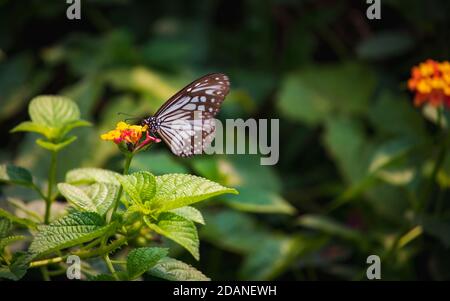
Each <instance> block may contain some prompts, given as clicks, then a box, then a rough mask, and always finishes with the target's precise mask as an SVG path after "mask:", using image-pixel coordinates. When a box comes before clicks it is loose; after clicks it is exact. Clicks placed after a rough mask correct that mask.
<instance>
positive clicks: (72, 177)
mask: <svg viewBox="0 0 450 301" xmlns="http://www.w3.org/2000/svg"><path fill="white" fill-rule="evenodd" d="M117 176H120V174H118V173H116V172H114V171H110V170H106V169H101V168H90V167H88V168H76V169H72V170H70V171H69V172H68V173H67V174H66V182H67V183H69V184H92V183H95V182H98V183H100V182H102V183H110V184H114V185H120V183H119V181H118V180H117Z"/></svg>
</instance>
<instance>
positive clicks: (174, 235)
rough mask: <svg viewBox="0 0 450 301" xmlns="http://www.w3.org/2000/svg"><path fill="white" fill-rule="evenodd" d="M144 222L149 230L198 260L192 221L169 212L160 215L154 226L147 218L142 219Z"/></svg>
mask: <svg viewBox="0 0 450 301" xmlns="http://www.w3.org/2000/svg"><path fill="white" fill-rule="evenodd" d="M144 221H145V223H146V224H147V226H148V227H149V228H150V229H152V230H153V231H155V232H156V233H158V234H161V235H163V236H165V237H167V238H169V239H171V240H173V241H174V242H176V243H178V244H179V245H181V246H182V247H184V248H185V249H186V250H188V251H189V253H191V254H192V256H194V258H195V259H197V260H199V259H200V254H199V251H198V248H199V243H200V242H199V239H198V233H197V228H195V225H194V223H193V222H192V221H190V220H187V219H185V218H183V217H181V216H178V215H176V214H174V213H170V212H163V213H161V214H160V215H159V216H158V221H157V222H156V224H154V223H152V222H151V221H150V220H149V218H148V217H144Z"/></svg>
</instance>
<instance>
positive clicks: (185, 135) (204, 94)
mask: <svg viewBox="0 0 450 301" xmlns="http://www.w3.org/2000/svg"><path fill="white" fill-rule="evenodd" d="M229 89H230V81H229V79H228V76H226V75H224V74H221V73H214V74H209V75H206V76H203V77H202V78H199V79H197V80H196V81H194V82H192V83H191V84H189V85H187V86H186V87H184V88H183V89H182V90H180V91H179V92H178V93H177V94H175V95H174V96H173V97H171V98H170V99H169V100H168V101H167V102H166V103H165V104H164V105H163V106H162V107H161V108H160V109H159V110H158V111H157V112H156V114H155V118H156V119H157V120H158V121H159V122H160V127H159V129H158V130H157V133H158V134H159V136H160V137H161V138H162V139H163V140H164V142H166V144H167V145H168V146H169V147H170V149H171V151H172V152H173V153H174V154H175V155H177V156H181V157H187V156H191V155H194V154H201V153H203V151H204V149H205V148H206V147H207V146H209V145H210V143H211V141H212V140H213V139H214V131H215V124H214V116H215V115H216V114H217V113H218V112H219V109H220V106H221V104H222V102H223V100H224V99H225V96H226V95H227V94H228V92H229Z"/></svg>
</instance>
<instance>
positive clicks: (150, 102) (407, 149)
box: [0, 0, 450, 280]
mask: <svg viewBox="0 0 450 301" xmlns="http://www.w3.org/2000/svg"><path fill="white" fill-rule="evenodd" d="M19 2H20V1H12V0H6V1H2V4H0V7H1V8H2V9H1V10H0V103H1V105H2V110H1V111H0V128H1V129H2V131H3V133H4V135H2V139H3V140H2V145H1V147H0V158H1V161H2V162H5V164H4V165H1V167H0V179H1V182H2V183H4V184H2V186H1V187H0V190H1V196H0V198H1V199H0V233H5V234H4V235H3V234H2V235H3V236H2V235H0V245H1V246H3V249H4V251H3V252H2V254H3V255H4V256H3V257H1V259H0V261H1V264H2V267H1V268H0V276H1V277H5V278H8V279H14V280H15V279H19V278H21V277H24V278H22V279H40V277H41V276H40V274H39V273H27V274H25V270H26V268H27V267H29V262H30V261H31V263H32V266H33V267H32V268H33V269H34V268H35V267H41V266H44V263H45V260H48V259H55V258H58V257H60V259H59V260H60V262H57V263H50V264H45V266H48V268H49V271H50V272H52V274H53V272H55V274H57V273H58V270H59V269H62V268H63V267H65V264H64V262H65V257H64V256H65V255H66V254H68V253H67V252H69V251H72V252H75V253H77V254H79V255H80V257H81V258H86V259H88V257H89V258H91V255H92V257H93V258H95V259H96V260H93V262H91V261H89V260H86V261H85V260H83V262H84V263H86V264H89V265H91V268H94V267H95V269H96V270H95V271H94V273H93V274H92V275H88V274H86V275H83V276H84V277H85V278H86V279H93V280H102V279H103V280H112V279H115V278H114V277H113V274H112V273H111V272H110V271H108V269H107V265H106V264H104V263H103V261H104V260H103V259H104V258H103V257H104V256H103V254H110V255H111V256H114V257H116V258H114V259H113V263H112V264H113V266H114V267H119V268H120V269H121V271H123V273H120V272H118V273H116V276H117V278H120V279H129V278H133V277H138V278H142V279H153V278H154V277H157V278H162V279H168V280H193V279H195V280H206V279H209V278H211V279H213V280H229V279H244V280H249V279H252V280H256V279H257V280H260V279H263V280H271V279H277V280H324V279H325V280H329V279H332V280H336V279H338V280H341V279H343V280H362V279H365V271H366V268H367V264H366V259H367V256H369V255H372V254H376V255H379V256H380V257H381V262H382V279H383V280H422V279H426V280H449V279H450V269H449V268H448V266H449V265H448V258H449V255H450V254H449V252H450V251H449V249H448V246H449V244H450V243H449V235H448V233H449V231H448V229H449V225H450V223H449V212H450V205H449V203H448V199H449V187H450V155H449V154H448V152H449V149H448V142H449V141H448V140H449V137H448V122H449V116H450V114H449V112H448V109H447V110H436V108H435V107H433V106H429V105H426V106H422V107H415V106H414V97H415V95H413V94H412V93H410V92H409V91H408V84H407V83H408V78H409V74H410V71H411V68H412V67H413V66H416V65H418V64H419V63H420V62H424V61H426V60H427V59H429V58H431V59H434V60H436V61H439V62H442V61H445V60H449V57H450V53H449V48H448V41H449V39H450V37H449V33H448V31H446V30H444V29H445V28H449V25H450V24H449V20H450V18H448V12H449V11H450V7H449V2H448V1H445V0H435V1H419V0H413V1H406V0H396V1H393V0H385V1H381V3H382V12H381V14H382V19H381V20H368V19H367V17H366V9H367V4H366V3H365V1H348V0H344V1H280V0H272V1H266V2H264V4H261V3H259V1H251V0H246V1H240V2H239V3H236V2H231V1H224V0H220V1H208V2H207V3H206V2H205V1H189V2H187V1H181V0H173V1H164V2H158V3H155V2H153V1H134V2H133V3H131V2H130V1H92V3H84V2H83V4H82V5H83V12H82V14H83V15H82V20H79V21H69V20H66V19H64V15H65V9H66V7H67V5H66V4H65V3H64V1H60V2H61V3H59V2H58V1H56V2H54V3H49V4H46V5H45V6H44V5H42V3H41V2H42V1H37V0H33V1H29V2H30V4H29V5H27V6H24V5H23V4H21V3H19ZM57 2H58V3H57ZM19 16H20V17H19ZM23 37H36V38H27V39H23ZM217 71H220V72H223V73H225V74H227V75H228V76H229V77H230V80H231V93H230V95H229V96H228V97H227V99H226V100H225V102H224V104H223V108H222V110H221V112H220V115H219V118H220V119H222V120H225V119H227V118H232V119H236V118H243V119H246V118H256V119H258V118H279V119H280V133H279V136H280V161H279V162H278V164H277V165H275V166H261V165H260V164H259V157H258V156H250V155H214V156H202V157H195V158H189V159H180V158H175V157H174V156H172V155H171V154H170V153H169V151H168V150H166V149H164V147H163V146H162V145H152V146H151V147H152V149H151V151H145V152H141V153H139V154H138V155H136V156H134V157H133V160H132V162H131V164H130V167H129V168H130V172H129V173H128V175H126V176H123V175H122V174H121V166H122V163H123V157H122V155H121V154H120V153H119V152H117V148H116V147H115V146H114V145H113V144H112V143H106V142H103V141H101V140H100V139H99V135H100V134H101V133H104V132H106V131H108V130H110V129H111V127H112V126H113V125H114V124H116V123H117V121H119V120H121V119H123V116H120V115H117V113H118V112H126V113H128V114H130V115H132V116H136V117H138V118H141V117H146V116H148V115H149V114H151V113H154V112H155V111H156V110H157V109H158V108H159V107H160V105H161V104H162V103H163V102H164V101H165V100H166V99H167V98H168V97H170V96H171V95H173V94H174V93H176V92H177V90H178V89H179V88H180V87H182V86H183V85H184V84H186V83H188V82H190V81H192V80H193V79H194V78H196V77H198V76H201V75H203V74H206V73H209V72H217ZM48 94H55V95H56V94H57V95H61V96H58V97H50V98H49V96H48ZM35 95H47V96H43V97H44V98H42V97H39V98H35V99H34V100H33V101H31V102H30V100H31V99H33V97H34V96H35ZM29 102H30V106H28V103H29ZM55 102H56V103H59V104H60V105H61V107H58V109H56V108H57V107H56V106H54V103H55ZM40 103H41V104H42V106H43V107H42V108H40V106H39V104H40ZM31 104H32V105H31ZM74 104H76V106H75V105H74ZM27 110H28V111H29V113H30V114H29V115H30V118H28V117H27ZM64 111H65V112H66V113H65V114H60V113H61V112H64ZM81 116H82V118H83V121H82V120H81V119H80V118H81ZM28 119H31V120H28ZM84 120H89V121H90V124H91V125H94V126H90V127H89V126H87V125H88V123H87V122H86V121H84ZM11 129H14V132H17V133H15V134H13V135H9V134H8V135H7V134H6V133H7V132H8V131H10V130H11ZM23 131H27V132H26V133H24V132H23ZM30 131H31V132H30ZM75 137H77V138H75ZM75 139H76V140H75ZM35 141H36V142H37V143H35ZM49 153H50V155H49ZM55 153H57V158H56V159H57V160H54V159H55V157H56V156H54V155H53V154H55ZM52 162H57V164H56V166H54V168H52V167H51V166H53V165H55V164H53V163H52ZM49 166H50V168H49ZM49 169H50V170H53V172H50V177H49ZM199 177H201V178H199ZM206 179H207V180H206ZM191 181H192V183H194V184H195V181H202V182H203V181H204V182H205V183H206V184H207V186H208V187H209V188H208V190H207V191H197V190H195V189H193V190H189V191H184V189H183V190H180V191H175V193H174V194H173V192H174V191H173V186H172V185H175V183H177V182H179V183H191ZM166 185H167V186H166ZM183 187H184V186H183ZM188 187H191V185H186V186H185V188H186V189H187V188H188ZM192 187H195V185H193V186H192ZM227 187H235V188H236V189H237V190H238V191H239V194H238V195H235V194H232V193H228V192H233V190H230V189H229V188H227ZM44 188H48V189H44ZM144 188H145V189H144ZM120 190H122V192H121V193H120ZM225 192H227V194H222V193H225ZM217 193H220V194H217ZM169 194H170V195H169ZM119 195H120V206H118V209H117V210H116V211H115V214H114V215H111V212H112V211H113V210H114V206H115V204H116V203H114V202H113V203H111V200H112V199H119ZM175 196H176V198H175V199H174V197H175ZM12 197H14V198H12ZM206 197H208V198H209V197H213V198H214V199H213V200H212V201H208V200H206V199H205V198H206ZM165 200H167V201H168V202H165ZM46 205H48V206H49V207H51V210H47V212H48V214H47V217H45V212H46V210H45V208H46ZM50 205H51V206H50ZM194 206H195V208H194ZM61 207H63V208H61ZM60 209H63V211H64V212H63V213H62V212H61V210H60ZM36 214H37V215H38V216H37V217H36V216H35V215H36ZM72 217H74V218H72ZM88 217H89V218H88ZM45 220H47V221H48V222H49V224H48V225H42V223H44V222H45ZM75 221H79V222H80V223H86V224H85V225H83V226H80V227H76V228H77V231H75V232H74V233H71V234H70V235H67V234H66V233H65V232H64V231H65V230H64V229H67V228H65V227H72V226H71V225H72V223H73V222H75ZM127 221H128V222H127ZM97 222H98V223H97ZM196 224H197V225H196ZM203 224H205V225H204V226H203ZM60 225H62V226H60ZM123 226H125V230H126V231H127V232H123V231H124V229H123ZM197 227H199V228H200V231H199V233H198V235H197V232H196V231H197V230H196V229H197ZM36 229H38V230H36ZM56 229H59V230H61V232H59V230H56ZM36 231H38V232H36ZM55 231H57V233H58V235H56V236H55V239H52V240H50V241H51V243H48V242H46V243H44V244H40V243H38V241H33V242H32V241H30V237H32V235H33V234H36V238H37V237H43V236H42V233H45V232H48V233H55ZM130 232H132V233H130ZM39 233H41V234H39ZM22 235H23V236H25V237H26V238H22ZM39 235H41V236H39ZM124 235H125V237H127V243H126V244H125V241H123V237H124ZM19 237H20V239H19ZM104 237H108V239H107V240H105V241H104ZM128 238H130V239H128ZM161 238H162V239H161ZM199 241H201V242H202V247H201V249H200V250H199V249H198V242H199ZM30 243H32V244H34V246H36V248H37V249H38V250H39V251H41V250H42V251H44V252H50V253H47V255H46V254H45V253H43V255H41V254H31V255H30V254H28V253H21V252H15V254H14V255H13V254H12V253H11V250H27V247H28V246H29V244H30ZM43 245H48V248H49V250H44V248H43V247H42V249H41V246H43ZM50 248H51V249H53V250H51V249H50ZM90 248H91V249H90ZM166 249H168V250H169V252H168V253H167V254H166V253H165V252H166ZM89 250H92V251H89ZM133 250H140V251H133ZM185 250H186V251H185ZM132 252H133V253H132ZM200 253H201V260H200V261H196V260H195V259H194V257H198V255H200ZM129 254H137V255H136V256H139V258H134V259H132V258H133V256H131V257H130V255H129ZM162 254H164V256H163V255H162ZM33 256H37V257H33ZM39 256H40V257H39ZM160 256H163V257H161V258H160ZM128 259H130V260H133V262H134V263H132V262H130V264H129V265H130V266H139V267H143V266H145V269H146V271H144V272H143V271H142V269H139V268H132V270H131V272H130V270H129V269H127V265H128V262H127V261H128ZM157 259H158V260H157ZM102 260H103V261H102ZM106 260H107V259H106ZM94 261H96V262H94ZM24 262H25V264H23V263H24ZM27 262H28V263H27ZM99 262H100V263H99ZM137 262H138V264H136V263H137ZM140 262H146V263H148V264H149V265H144V264H140ZM150 264H154V265H151V266H150ZM99 266H100V267H99ZM24 267H25V268H24ZM83 270H85V271H86V273H89V271H91V269H89V268H88V267H86V269H84V268H83ZM200 271H202V272H200ZM203 273H204V274H203ZM205 275H207V277H206V276H205ZM58 277H63V278H64V276H52V279H58Z"/></svg>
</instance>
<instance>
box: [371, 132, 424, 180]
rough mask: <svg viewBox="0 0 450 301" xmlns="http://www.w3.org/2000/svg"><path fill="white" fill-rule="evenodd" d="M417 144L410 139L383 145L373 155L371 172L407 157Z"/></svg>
mask: <svg viewBox="0 0 450 301" xmlns="http://www.w3.org/2000/svg"><path fill="white" fill-rule="evenodd" d="M415 145H416V143H414V141H412V140H410V139H395V140H391V141H388V142H387V143H384V144H382V145H381V146H380V147H379V148H378V149H377V150H376V151H375V154H374V155H373V158H372V160H371V162H370V165H369V172H371V173H373V172H375V171H377V170H379V169H381V168H383V167H384V166H386V165H388V164H390V163H391V162H393V161H395V160H397V159H399V158H401V157H403V156H404V155H406V154H407V153H408V152H409V151H410V150H411V149H412V148H413V147H414V146H415Z"/></svg>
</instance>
